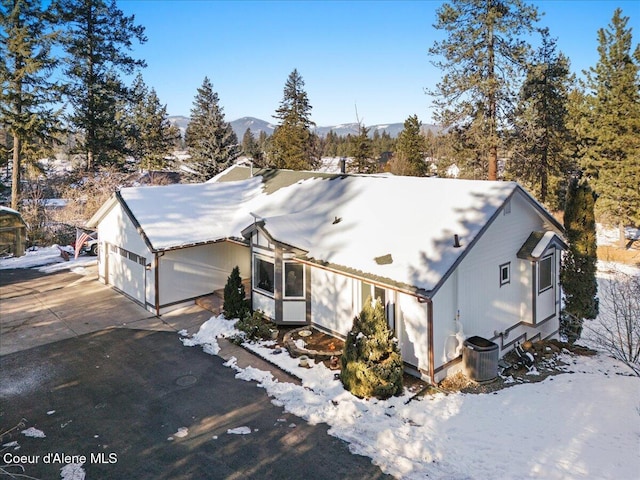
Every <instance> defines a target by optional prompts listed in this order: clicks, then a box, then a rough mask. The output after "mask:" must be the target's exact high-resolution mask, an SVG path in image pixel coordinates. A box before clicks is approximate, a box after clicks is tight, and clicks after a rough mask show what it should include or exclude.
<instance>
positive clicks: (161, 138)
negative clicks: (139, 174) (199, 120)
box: [127, 75, 180, 170]
mask: <svg viewBox="0 0 640 480" xmlns="http://www.w3.org/2000/svg"><path fill="white" fill-rule="evenodd" d="M128 126H129V128H128V135H127V136H128V150H129V152H130V153H131V155H132V156H133V157H134V159H135V160H136V162H137V163H138V164H139V166H140V168H141V169H147V170H151V169H162V168H164V167H165V166H166V163H167V161H166V157H167V155H168V154H169V153H171V150H172V148H173V147H174V145H175V142H176V140H177V139H178V137H179V136H180V132H179V131H178V129H177V128H176V127H175V126H173V125H171V123H170V122H169V119H168V114H167V108H166V106H164V105H161V104H160V100H159V99H158V95H157V94H156V92H155V90H154V89H151V91H149V89H148V88H147V86H146V85H145V83H144V80H143V79H142V75H138V76H137V77H136V79H135V81H134V83H133V86H132V105H131V109H130V113H129V118H128Z"/></svg>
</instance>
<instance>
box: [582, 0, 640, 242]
mask: <svg viewBox="0 0 640 480" xmlns="http://www.w3.org/2000/svg"><path fill="white" fill-rule="evenodd" d="M628 21H629V17H624V16H623V15H622V11H621V10H620V9H616V10H615V12H614V14H613V18H612V21H611V23H610V24H609V26H608V28H607V29H600V30H599V32H598V53H599V59H598V63H597V64H596V66H595V67H592V68H591V69H590V70H589V71H588V72H585V73H586V86H587V89H588V95H587V97H586V102H587V104H586V108H585V111H586V118H585V121H584V122H583V124H582V126H583V134H584V136H583V144H582V147H583V150H582V152H581V154H582V162H581V164H582V165H581V166H582V168H583V171H584V172H585V173H586V174H587V175H588V176H589V178H590V180H591V183H592V185H593V188H594V190H595V191H596V193H597V194H598V202H597V203H596V209H597V213H599V214H601V215H603V217H604V219H605V220H609V221H611V223H616V222H617V223H618V225H619V228H620V246H621V247H623V246H624V244H625V235H624V227H625V225H640V188H638V185H640V75H639V72H640V44H636V45H635V47H633V45H632V36H631V28H627V23H628Z"/></svg>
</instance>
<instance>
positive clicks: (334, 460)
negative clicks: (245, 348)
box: [0, 271, 385, 480]
mask: <svg viewBox="0 0 640 480" xmlns="http://www.w3.org/2000/svg"><path fill="white" fill-rule="evenodd" d="M5 272H6V271H3V272H0V275H2V280H1V281H0V283H2V285H0V302H1V305H0V314H1V316H0V348H1V349H2V350H1V352H2V355H1V356H0V434H4V435H3V436H2V439H1V440H0V452H1V455H2V456H1V457H0V467H2V466H3V465H6V464H19V465H20V467H18V466H12V467H5V469H6V470H7V471H9V472H12V473H24V474H26V475H30V476H31V477H35V478H41V479H56V478H62V477H61V468H63V467H65V465H66V464H68V463H73V462H74V461H75V462H78V461H81V460H84V464H83V467H82V468H83V469H84V470H85V472H86V478H87V480H89V479H110V478H114V479H116V478H117V479H121V478H135V479H208V478H211V479H236V478H283V479H302V478H305V479H308V478H313V479H323V478H326V479H332V480H333V479H336V478H341V479H350V478H353V479H356V478H357V479H361V478H372V479H376V478H384V477H385V475H383V474H382V473H381V472H380V470H379V469H378V468H377V467H375V466H374V465H372V464H371V460H370V459H369V458H366V457H361V456H355V455H351V454H350V453H349V450H348V446H347V445H346V444H345V443H344V442H343V441H341V440H338V439H336V438H334V437H331V436H329V435H328V434H327V426H326V425H316V426H312V425H308V424H307V423H306V422H304V421H303V420H302V419H300V418H297V417H295V416H293V415H291V414H288V413H286V412H284V411H283V410H282V409H281V408H279V407H276V406H274V405H273V404H272V403H271V401H270V399H269V397H268V396H267V395H266V393H265V392H264V390H262V389H260V388H257V387H256V386H255V384H254V383H251V382H245V381H241V380H237V379H235V372H234V371H233V370H232V369H230V368H227V367H224V366H223V359H222V358H220V357H217V356H211V355H208V354H205V353H204V352H203V351H202V350H201V349H200V348H187V347H184V346H182V344H181V342H180V341H179V339H178V335H177V334H176V331H177V330H180V329H182V328H187V329H188V330H190V331H195V330H196V329H197V326H198V325H199V324H200V323H202V319H203V318H206V316H207V313H206V312H201V311H198V310H187V311H184V312H183V314H182V315H181V314H180V313H178V314H174V315H173V316H169V317H163V318H156V317H153V316H152V315H150V314H149V312H146V311H144V310H143V309H142V308H139V307H138V306H137V305H135V304H133V303H132V302H129V301H128V300H126V299H124V297H122V296H120V295H118V294H117V293H115V292H113V291H112V290H110V289H108V288H106V287H104V286H102V285H100V284H98V283H97V282H96V281H95V277H93V278H91V276H89V277H87V278H82V277H81V276H79V275H75V274H72V273H64V274H55V275H49V276H45V277H43V276H35V277H34V278H25V275H23V276H20V275H17V276H16V277H13V276H11V275H5ZM7 279H8V280H7ZM93 289H95V290H93ZM90 290H93V291H94V294H92V295H89V296H84V295H80V294H79V292H82V291H90ZM56 292H57V293H56ZM74 292H75V293H78V295H73V293H74ZM95 295H97V296H95ZM29 297H31V298H30V300H28V298H29ZM91 300H96V301H95V302H94V301H91ZM108 319H110V321H111V322H112V323H111V324H109V323H108ZM189 324H192V325H189ZM123 327H125V328H123ZM138 327H139V328H138ZM40 332H42V333H40ZM5 335H6V336H5ZM258 360H259V359H258ZM21 421H22V425H20V427H19V428H18V429H15V430H11V429H12V428H13V427H15V426H16V425H18V424H19V423H20V422H21ZM29 428H31V430H27V429H29ZM25 430H26V431H28V432H29V431H30V432H33V433H34V434H35V435H36V436H35V437H32V436H26V435H25V434H23V433H21V432H22V431H25ZM243 433H244V434H243ZM42 435H44V436H42ZM14 442H15V443H14ZM18 447H19V448H18ZM56 454H57V455H56ZM65 456H66V457H67V458H65ZM83 457H84V458H83ZM21 467H22V468H24V471H22V470H20V468H21Z"/></svg>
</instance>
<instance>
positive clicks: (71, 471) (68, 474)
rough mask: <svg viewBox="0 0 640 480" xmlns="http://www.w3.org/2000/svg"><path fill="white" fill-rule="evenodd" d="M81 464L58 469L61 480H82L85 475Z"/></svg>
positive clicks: (70, 464) (72, 464)
mask: <svg viewBox="0 0 640 480" xmlns="http://www.w3.org/2000/svg"><path fill="white" fill-rule="evenodd" d="M82 465H83V464H82V463H69V464H67V465H65V466H64V467H62V468H61V469H60V478H61V480H84V479H85V476H86V473H85V471H84V468H82Z"/></svg>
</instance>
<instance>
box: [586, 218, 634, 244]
mask: <svg viewBox="0 0 640 480" xmlns="http://www.w3.org/2000/svg"><path fill="white" fill-rule="evenodd" d="M625 238H626V239H627V240H640V228H633V227H626V228H625ZM619 239H620V233H619V231H618V228H617V227H615V228H611V227H605V226H604V225H602V224H600V223H598V224H596V242H597V243H598V245H616V244H617V243H618V240H619Z"/></svg>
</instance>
